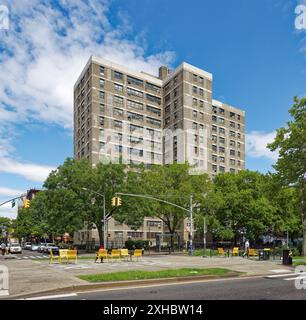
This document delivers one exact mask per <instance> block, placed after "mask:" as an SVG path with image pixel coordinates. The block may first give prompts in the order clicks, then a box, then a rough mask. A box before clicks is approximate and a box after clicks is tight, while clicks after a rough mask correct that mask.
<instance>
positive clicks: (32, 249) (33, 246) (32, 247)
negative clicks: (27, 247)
mask: <svg viewBox="0 0 306 320" xmlns="http://www.w3.org/2000/svg"><path fill="white" fill-rule="evenodd" d="M38 248H39V244H37V243H32V246H31V251H38Z"/></svg>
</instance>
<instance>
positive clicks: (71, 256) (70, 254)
mask: <svg viewBox="0 0 306 320" xmlns="http://www.w3.org/2000/svg"><path fill="white" fill-rule="evenodd" d="M69 260H74V263H77V262H78V250H68V251H67V262H69Z"/></svg>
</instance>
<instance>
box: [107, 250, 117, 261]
mask: <svg viewBox="0 0 306 320" xmlns="http://www.w3.org/2000/svg"><path fill="white" fill-rule="evenodd" d="M108 258H109V259H112V260H113V259H120V249H112V251H111V254H110V255H108Z"/></svg>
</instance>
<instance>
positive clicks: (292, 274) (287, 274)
mask: <svg viewBox="0 0 306 320" xmlns="http://www.w3.org/2000/svg"><path fill="white" fill-rule="evenodd" d="M294 275H295V273H294V272H291V273H283V274H273V275H267V276H266V277H267V278H280V277H287V276H294Z"/></svg>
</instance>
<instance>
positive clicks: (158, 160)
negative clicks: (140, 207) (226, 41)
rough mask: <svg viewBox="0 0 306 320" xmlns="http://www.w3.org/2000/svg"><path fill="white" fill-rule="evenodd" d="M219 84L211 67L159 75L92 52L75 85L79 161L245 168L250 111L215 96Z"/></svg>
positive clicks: (196, 168) (164, 69)
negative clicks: (214, 82) (246, 120)
mask: <svg viewBox="0 0 306 320" xmlns="http://www.w3.org/2000/svg"><path fill="white" fill-rule="evenodd" d="M212 82H213V76H212V74H211V73H209V72H206V71H204V70H202V69H199V68H197V67H194V66H192V65H190V64H188V63H185V62H183V63H182V64H181V65H179V66H178V67H177V68H176V69H175V70H173V71H170V70H169V69H168V68H167V67H164V66H161V67H160V68H159V74H158V76H154V75H150V74H147V73H144V72H136V71H133V70H129V69H128V68H126V67H124V66H122V65H118V64H116V63H113V62H110V61H108V60H105V59H101V58H97V57H91V58H90V59H89V61H88V62H87V64H86V66H85V68H84V70H83V71H82V73H81V75H80V76H79V78H78V80H77V82H76V84H75V86H74V157H75V159H82V158H87V159H89V161H90V162H91V163H92V164H93V165H95V164H97V163H98V162H100V161H102V162H103V161H110V160H111V161H113V162H116V161H119V159H120V158H121V159H122V161H123V162H125V163H130V162H134V163H141V162H142V163H145V164H169V163H174V162H177V163H184V162H186V161H187V162H188V163H190V164H191V165H192V166H193V169H192V172H191V173H202V172H207V173H208V174H209V175H210V176H211V177H214V176H215V175H216V174H218V173H219V172H238V171H239V170H242V169H244V168H245V112H244V111H243V110H241V109H238V108H235V107H233V106H230V105H228V104H225V103H222V102H220V101H217V100H214V99H213V85H212V84H213V83H212ZM155 222H156V226H157V225H158V226H159V225H160V224H159V223H158V221H151V222H150V225H154V223H155ZM113 224H114V223H113ZM110 225H112V223H110ZM113 227H114V230H115V229H116V228H115V225H113ZM144 227H145V230H142V231H139V232H140V233H142V237H143V238H146V236H145V234H146V233H147V226H144ZM125 229H126V230H125ZM122 230H124V232H127V233H128V232H130V233H131V232H132V231H128V228H127V227H126V226H125V228H122ZM114 232H116V231H114ZM118 232H121V231H118ZM160 232H161V231H160ZM109 233H110V229H109ZM113 235H114V234H113ZM134 235H135V233H134ZM127 236H128V234H124V235H123V238H126V237H127ZM111 237H112V233H111ZM139 237H140V236H139ZM134 238H135V237H134ZM136 238H137V237H136Z"/></svg>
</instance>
